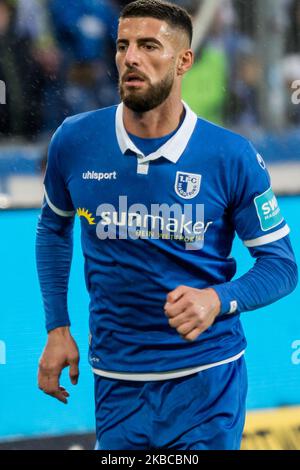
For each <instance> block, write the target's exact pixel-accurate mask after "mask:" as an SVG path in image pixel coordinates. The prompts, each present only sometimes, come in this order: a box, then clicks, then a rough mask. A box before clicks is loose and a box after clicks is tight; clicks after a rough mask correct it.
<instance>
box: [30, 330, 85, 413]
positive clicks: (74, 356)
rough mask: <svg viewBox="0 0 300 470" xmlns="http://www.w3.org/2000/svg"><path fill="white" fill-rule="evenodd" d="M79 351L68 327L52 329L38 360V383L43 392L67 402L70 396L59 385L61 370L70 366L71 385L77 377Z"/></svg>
mask: <svg viewBox="0 0 300 470" xmlns="http://www.w3.org/2000/svg"><path fill="white" fill-rule="evenodd" d="M78 363H79V352H78V348H77V345H76V343H75V341H74V339H73V338H72V336H71V333H70V331H69V327H66V326H64V327H61V328H56V329H55V330H52V331H50V332H49V334H48V342H47V344H46V347H45V349H44V351H43V354H42V356H41V358H40V361H39V373H38V385H39V388H40V389H41V390H43V392H45V393H47V395H51V396H52V397H54V398H57V400H59V401H61V402H63V403H65V404H67V403H68V400H67V398H68V397H69V396H70V395H69V393H68V392H67V390H66V389H65V388H64V387H61V386H60V385H59V377H60V375H61V372H62V370H63V369H64V368H65V367H67V366H70V370H69V375H70V380H71V382H72V384H73V385H76V384H77V382H78V377H79V369H78Z"/></svg>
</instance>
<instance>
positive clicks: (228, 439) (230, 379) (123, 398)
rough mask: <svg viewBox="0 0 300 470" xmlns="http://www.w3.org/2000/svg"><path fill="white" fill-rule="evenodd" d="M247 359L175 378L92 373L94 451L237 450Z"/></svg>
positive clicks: (243, 420) (243, 416) (244, 394)
mask: <svg viewBox="0 0 300 470" xmlns="http://www.w3.org/2000/svg"><path fill="white" fill-rule="evenodd" d="M246 394H247V372H246V365H245V359H244V357H243V356H242V357H241V358H240V359H238V360H236V361H234V362H231V363H229V364H223V365H220V366H217V367H213V368H211V369H207V370H205V371H202V372H198V373H196V374H192V375H189V376H186V377H182V378H179V379H170V380H162V381H147V382H140V381H131V380H115V379H108V378H105V377H100V376H99V375H95V404H96V435H97V443H96V447H95V448H96V449H97V450H152V449H174V450H238V449H239V448H240V444H241V438H242V432H243V428H244V422H245V408H246V407H245V402H246Z"/></svg>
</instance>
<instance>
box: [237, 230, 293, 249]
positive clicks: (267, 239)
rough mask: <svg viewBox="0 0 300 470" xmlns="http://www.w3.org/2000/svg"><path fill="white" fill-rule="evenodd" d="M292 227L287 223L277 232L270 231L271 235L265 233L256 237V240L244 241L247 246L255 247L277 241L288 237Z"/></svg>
mask: <svg viewBox="0 0 300 470" xmlns="http://www.w3.org/2000/svg"><path fill="white" fill-rule="evenodd" d="M290 231H291V230H290V227H289V226H288V225H285V226H284V227H283V228H281V229H280V230H277V231H276V232H273V233H269V235H264V236H263V237H259V238H255V239H254V240H246V241H244V245H245V246H246V247H247V248H254V247H255V246H262V245H267V244H268V243H272V242H277V241H278V240H281V238H284V237H286V236H287V235H288V234H289V233H290Z"/></svg>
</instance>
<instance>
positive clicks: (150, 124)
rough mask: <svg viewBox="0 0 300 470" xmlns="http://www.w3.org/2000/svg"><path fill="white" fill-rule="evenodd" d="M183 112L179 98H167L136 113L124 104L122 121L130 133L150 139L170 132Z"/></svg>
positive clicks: (175, 127) (177, 124)
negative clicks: (148, 108)
mask: <svg viewBox="0 0 300 470" xmlns="http://www.w3.org/2000/svg"><path fill="white" fill-rule="evenodd" d="M183 114H184V106H183V104H182V102H181V100H176V102H174V101H173V102H171V101H168V100H167V101H165V102H164V103H163V104H161V105H160V106H158V107H157V108H155V109H152V110H151V111H148V112H146V113H136V112H134V111H132V110H131V109H129V108H127V106H125V105H124V112H123V122H124V126H125V129H126V131H127V132H129V133H130V134H133V135H136V136H138V137H142V138H145V139H147V138H148V139H151V138H157V137H163V136H165V135H168V134H171V132H173V131H174V130H175V129H177V127H178V126H179V124H180V122H181V120H182V117H183Z"/></svg>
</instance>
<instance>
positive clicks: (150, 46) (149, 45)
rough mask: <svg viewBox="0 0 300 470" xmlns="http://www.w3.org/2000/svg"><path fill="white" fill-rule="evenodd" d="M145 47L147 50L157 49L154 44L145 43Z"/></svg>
mask: <svg viewBox="0 0 300 470" xmlns="http://www.w3.org/2000/svg"><path fill="white" fill-rule="evenodd" d="M144 47H145V48H146V49H147V51H153V50H154V49H156V46H154V45H153V44H145V45H144Z"/></svg>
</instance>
